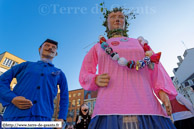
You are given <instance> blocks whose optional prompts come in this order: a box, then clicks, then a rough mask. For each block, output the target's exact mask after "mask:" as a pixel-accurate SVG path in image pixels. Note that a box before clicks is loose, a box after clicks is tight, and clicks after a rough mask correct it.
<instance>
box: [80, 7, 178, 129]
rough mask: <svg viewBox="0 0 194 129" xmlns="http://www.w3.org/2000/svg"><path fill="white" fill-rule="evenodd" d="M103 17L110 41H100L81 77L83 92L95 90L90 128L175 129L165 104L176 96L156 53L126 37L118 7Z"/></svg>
mask: <svg viewBox="0 0 194 129" xmlns="http://www.w3.org/2000/svg"><path fill="white" fill-rule="evenodd" d="M104 17H105V22H104V25H105V26H106V27H107V30H106V32H107V37H108V39H107V40H106V39H105V38H104V37H103V36H100V37H99V42H98V43H97V44H95V45H94V46H93V47H92V48H91V49H90V51H89V52H88V53H87V55H86V56H85V58H84V61H83V64H82V67H81V71H80V76H79V81H80V84H81V86H82V87H83V88H84V89H85V90H98V96H97V99H96V104H95V108H94V111H93V115H92V120H91V122H90V125H89V129H175V127H174V125H173V124H172V123H171V121H170V119H169V118H168V115H170V114H171V105H170V102H169V99H173V98H174V97H175V96H176V94H177V93H176V90H175V88H174V86H173V84H172V81H171V79H170V77H169V76H168V75H167V73H166V71H165V70H164V68H163V66H162V64H161V63H160V62H158V61H159V58H160V53H157V54H155V53H153V51H152V50H151V48H150V47H149V45H148V43H147V41H146V40H144V39H143V37H139V38H138V39H134V38H128V37H127V33H126V32H127V30H126V29H127V25H128V23H127V19H128V17H127V16H126V15H125V14H124V13H123V9H122V8H114V9H113V10H112V11H106V13H104ZM154 64H155V65H154ZM97 65H98V74H96V71H97V69H96V67H97ZM153 91H154V93H155V94H156V95H157V96H158V97H159V98H160V99H161V101H162V102H163V103H164V105H165V108H166V111H165V110H164V109H163V108H162V106H161V104H160V103H159V101H158V100H157V98H156V97H155V95H154V93H153Z"/></svg>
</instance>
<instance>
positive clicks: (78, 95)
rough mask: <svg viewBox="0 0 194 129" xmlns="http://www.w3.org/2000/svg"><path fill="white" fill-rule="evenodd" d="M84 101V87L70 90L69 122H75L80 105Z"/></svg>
mask: <svg viewBox="0 0 194 129" xmlns="http://www.w3.org/2000/svg"><path fill="white" fill-rule="evenodd" d="M83 103H84V89H77V90H72V91H69V108H68V115H67V122H69V123H73V124H75V121H76V116H77V115H78V114H79V109H80V106H81V105H82V104H83Z"/></svg>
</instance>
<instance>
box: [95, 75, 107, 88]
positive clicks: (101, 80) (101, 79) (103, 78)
mask: <svg viewBox="0 0 194 129" xmlns="http://www.w3.org/2000/svg"><path fill="white" fill-rule="evenodd" d="M109 81H110V76H109V75H108V74H107V73H104V74H101V75H98V76H96V79H95V83H96V85H98V86H100V87H105V86H107V85H108V83H109Z"/></svg>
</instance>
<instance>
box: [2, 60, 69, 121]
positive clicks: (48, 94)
mask: <svg viewBox="0 0 194 129" xmlns="http://www.w3.org/2000/svg"><path fill="white" fill-rule="evenodd" d="M13 78H16V79H17V84H16V86H15V87H14V89H13V91H11V90H10V83H11V81H12V79H13ZM57 85H59V88H60V111H59V117H58V118H59V119H64V120H66V117H67V112H68V104H69V94H68V86H67V80H66V77H65V75H64V73H63V72H62V71H61V70H60V69H58V68H55V67H54V65H53V64H51V63H45V62H43V61H38V62H24V63H21V64H19V65H16V66H14V67H12V68H11V69H10V70H8V71H7V72H5V73H4V74H2V75H1V76H0V102H1V103H2V104H3V106H6V110H5V112H4V115H3V117H4V118H10V117H23V116H44V117H48V118H52V115H53V112H54V99H55V97H56V95H57V91H58V89H57ZM16 96H23V97H25V98H26V99H29V100H31V101H32V102H33V106H32V107H31V108H30V109H25V110H21V109H19V108H17V107H16V106H15V105H13V104H12V103H11V101H12V99H13V98H14V97H16Z"/></svg>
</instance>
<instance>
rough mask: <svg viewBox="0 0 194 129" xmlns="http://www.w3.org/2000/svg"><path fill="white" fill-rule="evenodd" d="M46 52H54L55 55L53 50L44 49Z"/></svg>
mask: <svg viewBox="0 0 194 129" xmlns="http://www.w3.org/2000/svg"><path fill="white" fill-rule="evenodd" d="M44 50H45V51H48V52H52V53H54V51H52V49H50V48H49V49H44Z"/></svg>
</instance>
